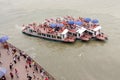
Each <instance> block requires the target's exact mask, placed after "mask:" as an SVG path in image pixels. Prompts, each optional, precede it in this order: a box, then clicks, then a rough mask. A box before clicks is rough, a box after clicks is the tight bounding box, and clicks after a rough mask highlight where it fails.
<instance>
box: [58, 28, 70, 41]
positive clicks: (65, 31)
mask: <svg viewBox="0 0 120 80" xmlns="http://www.w3.org/2000/svg"><path fill="white" fill-rule="evenodd" d="M68 31H69V30H68V29H65V30H64V31H63V32H62V33H61V34H60V36H61V38H62V39H65V38H67V35H68Z"/></svg>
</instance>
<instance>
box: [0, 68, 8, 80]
mask: <svg viewBox="0 0 120 80" xmlns="http://www.w3.org/2000/svg"><path fill="white" fill-rule="evenodd" d="M6 72H7V70H6V68H1V67H0V78H1V77H2V76H4V75H5V74H6Z"/></svg>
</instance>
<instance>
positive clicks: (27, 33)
mask: <svg viewBox="0 0 120 80" xmlns="http://www.w3.org/2000/svg"><path fill="white" fill-rule="evenodd" d="M22 33H23V34H26V35H29V36H32V37H38V38H43V39H46V40H51V41H58V42H65V43H74V42H75V40H71V41H70V40H69V41H66V40H60V39H53V38H47V37H43V36H39V35H37V34H36V35H34V34H31V33H29V32H25V31H22Z"/></svg>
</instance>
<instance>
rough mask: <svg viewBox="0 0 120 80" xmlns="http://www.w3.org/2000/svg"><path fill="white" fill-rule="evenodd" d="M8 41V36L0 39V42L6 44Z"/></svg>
mask: <svg viewBox="0 0 120 80" xmlns="http://www.w3.org/2000/svg"><path fill="white" fill-rule="evenodd" d="M8 39H9V38H8V36H6V35H5V36H3V37H1V38H0V42H6V41H7V40H8Z"/></svg>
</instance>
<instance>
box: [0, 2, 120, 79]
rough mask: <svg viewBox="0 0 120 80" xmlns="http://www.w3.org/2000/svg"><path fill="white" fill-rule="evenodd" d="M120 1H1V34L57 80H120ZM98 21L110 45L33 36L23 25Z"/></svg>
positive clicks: (107, 43)
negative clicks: (50, 20)
mask: <svg viewBox="0 0 120 80" xmlns="http://www.w3.org/2000/svg"><path fill="white" fill-rule="evenodd" d="M119 3H120V1H119V0H106V1H104V0H74V1H69V0H66V1H65V0H43V1H42V0H29V1H27V0H26V1H25V0H19V1H16V0H0V35H4V34H6V35H8V36H9V37H10V40H9V42H11V43H12V44H14V45H15V46H17V47H18V48H20V49H22V50H24V51H26V52H27V53H29V55H30V56H31V57H33V58H34V59H35V60H36V61H37V62H39V63H40V64H41V66H43V67H44V68H45V69H46V70H47V71H48V72H49V73H51V74H52V75H53V76H54V77H55V78H56V79H57V80H119V79H120V76H119V73H120V69H119V68H120V57H119V56H120V54H119V52H120V15H119V14H120V10H119V9H120V5H119ZM65 15H71V16H75V17H78V16H82V17H90V18H97V19H99V21H100V24H101V26H102V27H103V29H102V31H103V32H104V33H106V34H107V35H108V37H109V40H108V41H107V42H99V41H90V42H87V43H85V42H81V41H79V40H78V41H76V42H75V43H73V44H66V43H61V42H54V41H49V40H44V39H40V38H35V37H30V36H27V35H24V34H22V33H21V27H20V25H22V24H27V23H31V22H42V21H43V20H44V19H45V18H51V17H58V16H65Z"/></svg>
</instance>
